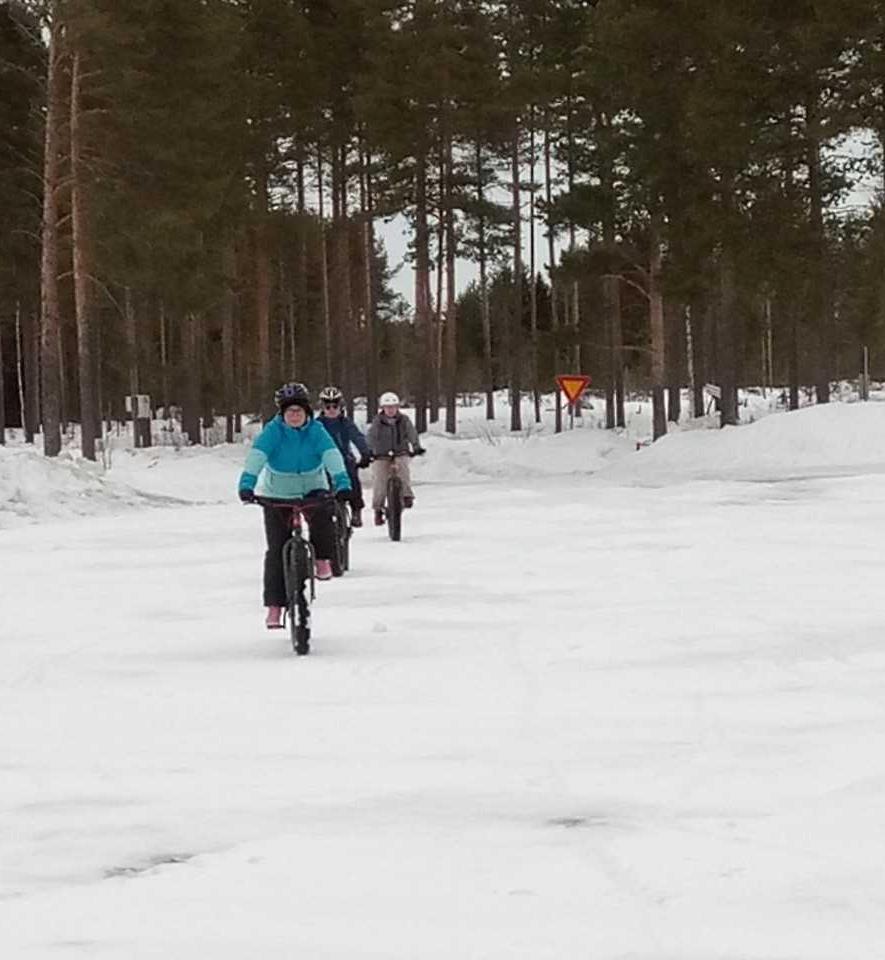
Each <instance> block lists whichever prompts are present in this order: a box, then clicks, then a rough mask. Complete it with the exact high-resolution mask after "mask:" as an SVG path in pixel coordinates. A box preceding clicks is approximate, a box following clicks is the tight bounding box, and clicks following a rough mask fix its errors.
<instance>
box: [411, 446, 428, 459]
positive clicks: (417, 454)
mask: <svg viewBox="0 0 885 960" xmlns="http://www.w3.org/2000/svg"><path fill="white" fill-rule="evenodd" d="M425 453H427V451H426V450H425V449H424V447H416V448H415V449H414V450H413V451H412V456H413V457H423V456H424V454H425Z"/></svg>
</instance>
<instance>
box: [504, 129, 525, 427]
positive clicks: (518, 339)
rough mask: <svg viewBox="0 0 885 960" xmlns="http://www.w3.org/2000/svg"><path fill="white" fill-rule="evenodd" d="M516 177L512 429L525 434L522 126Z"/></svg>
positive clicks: (513, 157)
mask: <svg viewBox="0 0 885 960" xmlns="http://www.w3.org/2000/svg"><path fill="white" fill-rule="evenodd" d="M510 170H511V175H512V177H513V186H512V195H513V307H512V313H511V318H510V324H509V326H510V337H509V340H510V342H509V344H508V351H507V353H508V360H509V363H510V429H511V430H522V388H521V378H522V211H521V209H520V188H519V126H518V125H515V126H514V128H513V139H512V143H511V150H510Z"/></svg>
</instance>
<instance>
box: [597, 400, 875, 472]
mask: <svg viewBox="0 0 885 960" xmlns="http://www.w3.org/2000/svg"><path fill="white" fill-rule="evenodd" d="M880 471H881V472H885V404H879V403H865V404H861V403H852V404H843V403H831V404H827V405H825V406H815V407H806V408H804V409H802V410H797V411H795V412H792V413H784V414H781V415H776V416H769V417H765V418H764V419H762V420H759V421H758V422H756V423H753V424H749V425H746V426H741V427H726V428H725V429H723V430H683V431H681V432H679V433H673V434H670V435H668V436H667V437H664V438H662V439H661V440H659V441H658V442H657V443H656V444H654V445H653V446H650V447H646V448H644V449H642V450H641V451H640V452H639V453H637V454H636V455H635V456H634V457H630V458H629V459H627V460H623V461H621V462H619V463H617V464H613V465H611V466H610V467H608V468H607V469H606V470H604V471H603V472H602V473H601V474H600V477H601V478H602V479H605V480H606V481H610V482H613V483H636V484H641V485H649V486H657V485H663V484H667V483H674V482H675V483H678V482H682V481H689V480H744V481H773V480H785V479H790V478H793V477H800V476H801V477H815V476H840V475H847V474H856V473H878V472H880Z"/></svg>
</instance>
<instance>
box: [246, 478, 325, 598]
mask: <svg viewBox="0 0 885 960" xmlns="http://www.w3.org/2000/svg"><path fill="white" fill-rule="evenodd" d="M311 498H312V495H311V494H308V495H307V497H305V500H309V499H311ZM333 510H334V506H333V504H332V501H331V500H329V501H327V502H324V503H323V504H322V506H318V507H310V508H308V510H307V514H306V515H307V522H308V524H309V526H310V542H311V543H312V544H313V549H314V551H315V552H316V555H317V559H319V560H331V559H332V557H333V556H334V554H335V527H334V525H333V523H332V516H333ZM291 529H292V528H291V522H290V514H289V512H288V511H287V510H284V509H282V508H281V507H265V508H264V534H265V536H266V538H267V551H266V552H265V554H264V605H265V606H266V607H285V606H286V581H285V579H284V577H283V544H284V543H285V542H286V540H288V539H289V536H290V535H291Z"/></svg>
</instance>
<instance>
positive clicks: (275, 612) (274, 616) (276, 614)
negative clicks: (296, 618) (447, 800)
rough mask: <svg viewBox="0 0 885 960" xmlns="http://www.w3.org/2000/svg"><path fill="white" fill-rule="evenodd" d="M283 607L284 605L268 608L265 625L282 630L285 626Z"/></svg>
mask: <svg viewBox="0 0 885 960" xmlns="http://www.w3.org/2000/svg"><path fill="white" fill-rule="evenodd" d="M282 619H283V608H282V607H268V608H267V618H266V619H265V621H264V625H265V626H266V627H267V629H268V630H281V629H282V627H283V624H282Z"/></svg>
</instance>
